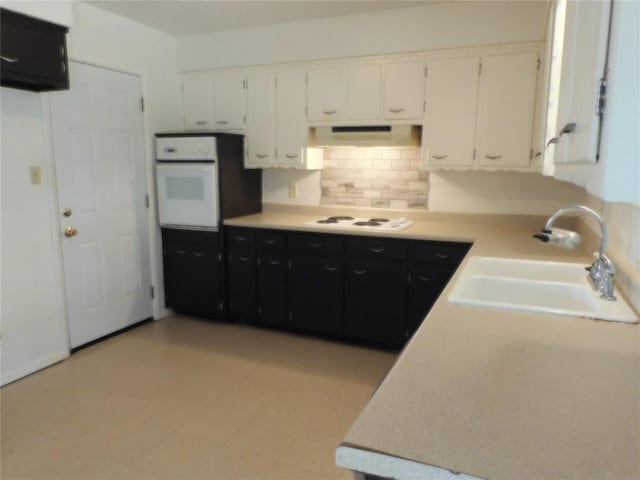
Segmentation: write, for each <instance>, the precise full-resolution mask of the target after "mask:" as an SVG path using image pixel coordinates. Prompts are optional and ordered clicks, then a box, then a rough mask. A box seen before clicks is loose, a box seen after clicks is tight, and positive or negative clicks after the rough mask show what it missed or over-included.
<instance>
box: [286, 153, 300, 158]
mask: <svg viewBox="0 0 640 480" xmlns="http://www.w3.org/2000/svg"><path fill="white" fill-rule="evenodd" d="M287 158H298V154H293V153H287Z"/></svg>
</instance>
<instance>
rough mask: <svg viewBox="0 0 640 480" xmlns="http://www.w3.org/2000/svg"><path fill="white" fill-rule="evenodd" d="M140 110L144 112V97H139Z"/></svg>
mask: <svg viewBox="0 0 640 480" xmlns="http://www.w3.org/2000/svg"><path fill="white" fill-rule="evenodd" d="M140 110H141V111H143V112H144V97H140Z"/></svg>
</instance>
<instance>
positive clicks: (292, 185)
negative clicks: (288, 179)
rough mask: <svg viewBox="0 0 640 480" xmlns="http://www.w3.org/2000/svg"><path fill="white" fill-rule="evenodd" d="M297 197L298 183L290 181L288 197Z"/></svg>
mask: <svg viewBox="0 0 640 480" xmlns="http://www.w3.org/2000/svg"><path fill="white" fill-rule="evenodd" d="M297 197H298V184H297V183H295V182H292V183H290V184H289V198H297Z"/></svg>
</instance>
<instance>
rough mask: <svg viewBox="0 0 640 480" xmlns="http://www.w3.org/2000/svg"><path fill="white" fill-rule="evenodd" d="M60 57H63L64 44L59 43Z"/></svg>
mask: <svg viewBox="0 0 640 480" xmlns="http://www.w3.org/2000/svg"><path fill="white" fill-rule="evenodd" d="M60 58H64V46H62V45H60Z"/></svg>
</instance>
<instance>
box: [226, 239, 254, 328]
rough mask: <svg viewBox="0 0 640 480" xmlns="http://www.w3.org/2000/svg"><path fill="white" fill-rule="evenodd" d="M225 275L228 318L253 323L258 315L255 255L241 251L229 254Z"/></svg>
mask: <svg viewBox="0 0 640 480" xmlns="http://www.w3.org/2000/svg"><path fill="white" fill-rule="evenodd" d="M227 275H228V290H229V295H228V300H229V318H231V319H232V320H236V321H242V322H250V323H253V322H255V321H256V317H257V313H258V290H257V279H256V255H255V253H254V252H250V251H243V250H238V251H233V250H232V251H231V252H229V256H228V258H227Z"/></svg>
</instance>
